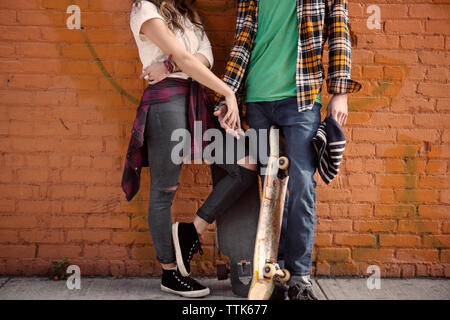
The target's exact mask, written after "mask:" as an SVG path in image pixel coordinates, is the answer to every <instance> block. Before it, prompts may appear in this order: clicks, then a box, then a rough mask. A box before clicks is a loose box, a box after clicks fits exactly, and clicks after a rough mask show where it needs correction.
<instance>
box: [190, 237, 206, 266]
mask: <svg viewBox="0 0 450 320" xmlns="http://www.w3.org/2000/svg"><path fill="white" fill-rule="evenodd" d="M197 252H200V255H203V249H202V246H201V245H200V241H199V240H198V239H197V240H195V242H194V244H193V245H192V247H191V250H189V255H188V258H187V261H188V262H190V261H191V260H192V258H193V257H194V254H196V253H197Z"/></svg>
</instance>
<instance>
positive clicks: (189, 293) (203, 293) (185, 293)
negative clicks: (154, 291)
mask: <svg viewBox="0 0 450 320" xmlns="http://www.w3.org/2000/svg"><path fill="white" fill-rule="evenodd" d="M161 290H162V291H164V292H167V293H172V294H177V295H179V296H182V297H186V298H201V297H204V296H207V295H209V293H210V291H209V288H205V289H203V290H197V291H175V290H172V289H169V288H167V287H165V286H163V285H161Z"/></svg>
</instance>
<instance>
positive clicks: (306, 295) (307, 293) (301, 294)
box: [296, 284, 317, 300]
mask: <svg viewBox="0 0 450 320" xmlns="http://www.w3.org/2000/svg"><path fill="white" fill-rule="evenodd" d="M296 289H297V290H298V292H297V294H296V298H297V299H298V300H317V297H316V296H315V295H314V293H313V292H312V289H311V286H300V285H298V284H297V285H296Z"/></svg>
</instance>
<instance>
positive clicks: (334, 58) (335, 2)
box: [324, 0, 362, 126]
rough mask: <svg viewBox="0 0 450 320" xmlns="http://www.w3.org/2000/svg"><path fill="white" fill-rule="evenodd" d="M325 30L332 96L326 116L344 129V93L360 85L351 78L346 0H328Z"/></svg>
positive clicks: (345, 108) (345, 106) (328, 87)
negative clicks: (331, 117) (330, 117)
mask: <svg viewBox="0 0 450 320" xmlns="http://www.w3.org/2000/svg"><path fill="white" fill-rule="evenodd" d="M325 24H326V26H325V28H324V30H327V38H328V54H329V62H328V77H327V80H326V83H327V91H328V93H330V94H333V97H332V98H331V101H330V103H329V104H328V108H327V116H328V115H331V116H333V118H334V119H335V120H336V121H338V122H339V124H340V125H341V126H343V125H344V124H345V123H346V121H347V116H348V105H347V94H348V93H354V92H358V91H359V90H360V89H361V87H362V86H361V84H360V83H358V82H357V81H355V80H352V79H351V60H352V44H351V39H350V22H349V17H348V1H347V0H328V1H326V6H325Z"/></svg>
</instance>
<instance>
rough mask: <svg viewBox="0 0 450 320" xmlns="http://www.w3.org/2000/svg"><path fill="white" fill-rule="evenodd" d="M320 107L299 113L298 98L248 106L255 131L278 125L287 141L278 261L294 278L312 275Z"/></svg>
mask: <svg viewBox="0 0 450 320" xmlns="http://www.w3.org/2000/svg"><path fill="white" fill-rule="evenodd" d="M321 107H322V104H321V103H319V102H315V104H314V106H313V109H312V110H306V111H302V112H298V109H297V98H296V97H292V98H287V99H283V100H278V101H264V102H250V103H247V119H248V123H249V125H250V127H251V128H252V129H255V130H257V131H258V129H266V130H269V129H270V126H271V125H277V126H278V127H279V128H280V131H281V133H282V134H283V135H284V137H285V139H286V153H287V156H288V157H289V161H290V167H289V183H288V196H287V197H286V205H285V211H284V215H283V223H282V231H281V237H280V245H279V250H278V251H279V254H278V258H279V260H284V262H285V267H286V268H287V269H288V270H289V271H290V272H291V274H292V275H300V276H304V275H309V273H310V269H311V265H312V250H313V246H314V231H315V219H316V190H315V188H316V185H317V184H316V181H315V180H314V177H313V176H314V173H315V171H316V168H317V154H316V152H315V149H314V147H313V144H312V138H313V137H314V136H315V134H316V132H317V129H318V128H319V125H320V121H321V115H320V109H321ZM257 136H259V134H257ZM267 143H268V142H267ZM258 145H259V138H258ZM267 150H269V148H267ZM253 152H254V151H253ZM259 166H260V167H261V166H263V164H261V163H259ZM260 172H261V171H260ZM261 178H262V179H264V177H261Z"/></svg>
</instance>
